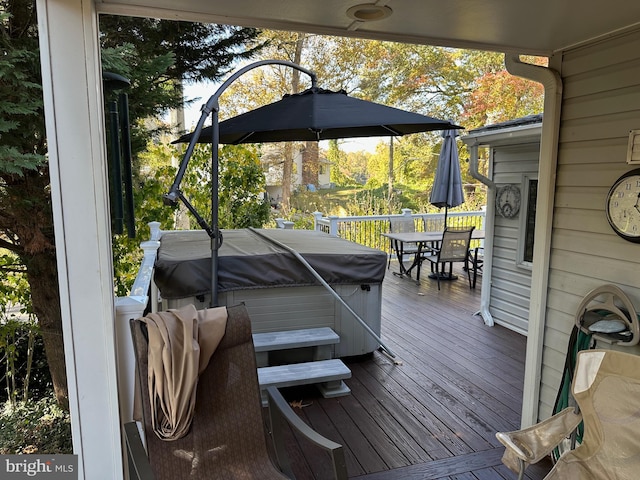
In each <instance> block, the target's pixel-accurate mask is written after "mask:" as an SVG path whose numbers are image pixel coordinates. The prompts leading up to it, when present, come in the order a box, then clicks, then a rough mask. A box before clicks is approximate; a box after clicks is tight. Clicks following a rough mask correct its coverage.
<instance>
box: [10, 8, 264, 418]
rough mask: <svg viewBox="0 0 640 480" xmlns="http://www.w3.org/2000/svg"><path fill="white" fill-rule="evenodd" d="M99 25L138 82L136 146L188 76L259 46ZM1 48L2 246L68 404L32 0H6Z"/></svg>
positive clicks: (176, 26) (186, 29)
mask: <svg viewBox="0 0 640 480" xmlns="http://www.w3.org/2000/svg"><path fill="white" fill-rule="evenodd" d="M101 26H102V35H101V42H102V45H103V46H104V48H105V50H104V63H105V66H106V67H107V68H108V69H109V70H111V71H114V72H115V73H119V74H121V75H123V76H125V77H128V78H129V79H130V80H131V83H132V86H131V88H130V90H129V97H130V105H131V112H130V114H131V123H132V126H134V127H136V128H135V129H134V143H133V149H134V152H138V151H140V150H142V149H143V148H144V146H145V145H146V140H147V135H148V134H147V133H145V131H144V129H143V128H140V120H141V119H143V118H146V117H150V116H151V117H153V116H156V115H158V114H160V113H163V112H164V111H166V109H167V108H171V107H175V106H176V105H178V104H179V103H180V101H181V97H180V95H181V90H180V87H179V84H180V81H181V80H183V79H187V80H196V79H202V78H207V79H214V80H215V79H217V78H219V77H220V76H221V75H224V74H225V73H226V72H227V70H228V68H229V67H230V66H231V65H232V63H233V61H234V58H237V57H246V56H248V55H251V54H252V52H253V50H252V49H253V48H257V47H256V46H255V45H252V46H251V47H250V48H245V47H244V45H245V44H248V45H251V44H252V39H253V38H254V36H255V35H256V33H257V32H256V31H255V30H252V29H239V28H235V27H218V26H210V25H204V26H203V25H199V24H186V23H172V22H165V21H159V20H148V19H136V18H128V17H127V18H122V17H103V18H102V24H101ZM0 52H2V56H1V57H0V248H4V249H6V250H8V251H10V252H13V253H14V254H15V255H16V256H17V257H18V258H19V259H20V262H21V263H22V266H23V273H24V275H25V276H26V278H27V280H28V281H29V286H30V291H31V304H32V310H33V312H34V314H35V315H36V317H37V319H38V322H39V324H40V328H41V331H42V336H43V340H44V345H45V351H46V356H47V362H48V364H49V369H50V371H51V377H52V381H53V383H54V390H55V394H56V398H57V399H58V402H59V403H60V404H61V405H62V406H63V407H65V408H68V394H67V382H66V369H65V361H64V345H63V341H62V320H61V309H60V297H59V291H58V277H57V265H56V257H55V239H54V231H53V215H52V207H51V198H50V190H49V168H48V164H47V161H46V153H47V143H46V132H45V126H44V107H43V98H42V87H41V85H42V82H41V74H40V60H39V49H38V32H37V19H36V7H35V1H34V0H0ZM218 62H219V63H218Z"/></svg>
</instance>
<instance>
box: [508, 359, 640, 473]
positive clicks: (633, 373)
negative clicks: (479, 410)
mask: <svg viewBox="0 0 640 480" xmlns="http://www.w3.org/2000/svg"><path fill="white" fill-rule="evenodd" d="M639 366H640V360H639V358H638V356H637V355H634V354H632V353H623V352H620V351H611V350H603V349H597V350H596V349H594V350H582V351H579V352H578V353H577V360H576V368H575V373H574V378H573V381H572V388H571V395H572V398H573V400H574V401H575V402H576V404H575V406H568V407H566V408H564V409H563V410H561V411H560V412H558V413H556V414H555V415H553V416H551V417H549V418H547V419H545V420H543V421H541V422H540V423H537V424H535V425H532V426H530V427H528V428H524V429H522V430H516V431H512V432H497V433H496V438H497V439H498V440H499V441H500V443H502V444H503V445H504V446H505V453H504V455H503V457H502V462H503V463H504V464H505V465H506V466H507V467H508V468H509V469H511V470H512V471H514V472H515V473H517V474H518V480H523V479H524V478H525V470H526V468H527V467H528V466H529V465H530V464H535V463H537V462H539V461H540V460H541V459H542V458H545V457H546V456H548V455H550V454H551V452H552V451H553V450H554V449H555V448H557V447H558V446H559V445H561V444H565V442H567V441H568V443H567V444H566V445H567V446H568V447H569V449H568V450H566V451H565V452H564V454H562V455H561V456H560V458H559V459H558V460H557V461H556V464H555V465H554V467H553V469H552V470H551V471H550V472H549V473H548V474H547V476H546V477H545V479H546V478H565V477H563V476H560V475H565V476H566V474H567V473H568V472H567V471H566V470H565V471H560V470H559V467H564V468H567V466H569V465H572V464H576V465H578V466H579V465H582V466H584V465H585V464H586V463H587V462H588V461H591V460H592V459H593V460H594V465H596V466H599V465H600V464H599V463H598V449H599V445H598V444H597V443H596V444H594V443H593V442H594V441H595V442H597V441H601V442H606V437H602V438H601V439H599V438H598V434H597V433H593V432H600V427H599V421H598V419H597V417H598V415H597V414H596V413H595V412H594V410H593V403H592V402H593V395H594V394H593V393H592V392H591V390H592V388H596V389H597V388H598V387H597V386H596V387H592V386H594V385H598V384H600V382H601V381H602V380H601V379H600V380H599V379H598V377H599V376H600V375H601V374H600V370H601V369H603V370H604V375H607V376H609V377H616V378H621V379H623V380H626V381H627V382H631V381H633V382H635V384H636V385H638V382H640V375H639V374H638V372H639V371H640V370H639V369H638V367H639ZM594 367H595V368H596V369H597V370H598V373H595V372H593V370H589V368H591V369H593V368H594ZM587 407H588V410H583V411H581V409H585V408H587ZM610 407H611V409H612V411H615V409H616V406H615V405H611V406H610ZM632 416H633V417H634V418H635V417H636V415H635V413H634V414H633V415H632ZM582 421H584V436H583V438H582V444H581V445H579V446H577V447H576V429H577V428H578V426H579V424H580V423H581V422H582ZM590 432H591V433H590ZM600 436H601V434H600ZM617 443H619V441H618V442H617ZM617 443H616V441H615V440H614V445H615V444H617ZM569 444H570V446H569ZM626 448H629V449H633V448H635V449H636V450H630V451H632V452H633V451H635V457H637V456H638V442H635V443H633V444H632V445H629V446H626ZM574 468H575V467H574ZM577 471H578V472H583V471H582V470H577ZM628 473H629V471H627V474H628ZM571 478H578V477H574V476H572V477H571ZM580 478H582V477H580ZM589 478H592V477H589ZM593 478H595V477H593ZM607 478H608V477H607ZM612 478H613V477H612ZM615 478H623V477H622V476H620V477H618V476H615ZM624 478H628V477H627V476H625V477H624Z"/></svg>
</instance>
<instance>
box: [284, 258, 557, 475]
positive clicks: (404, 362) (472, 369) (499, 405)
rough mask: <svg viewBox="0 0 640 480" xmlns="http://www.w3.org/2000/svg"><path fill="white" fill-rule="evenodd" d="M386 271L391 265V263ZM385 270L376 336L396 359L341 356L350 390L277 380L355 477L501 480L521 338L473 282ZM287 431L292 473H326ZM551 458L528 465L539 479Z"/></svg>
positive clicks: (519, 378)
mask: <svg viewBox="0 0 640 480" xmlns="http://www.w3.org/2000/svg"><path fill="white" fill-rule="evenodd" d="M391 268H392V270H393V268H394V264H393V263H392V266H391ZM392 270H389V271H388V274H387V275H386V278H385V280H384V283H383V288H382V339H383V341H384V343H385V345H387V346H388V347H389V348H390V349H391V350H392V351H393V352H394V353H396V354H397V359H399V360H400V361H401V364H400V365H396V364H394V362H393V361H391V360H390V359H389V358H388V357H387V356H386V355H383V354H381V353H379V352H374V353H373V354H372V355H369V356H364V357H361V358H357V359H347V360H346V362H345V363H347V365H348V366H349V368H351V371H352V378H350V379H348V380H345V383H346V384H347V385H348V386H349V387H350V388H351V395H349V396H346V397H340V398H333V399H325V398H322V397H321V396H320V395H319V394H318V393H317V391H316V390H315V389H314V388H313V387H304V388H300V387H296V388H291V389H283V393H284V394H285V396H287V397H288V398H289V399H290V400H291V401H297V402H298V401H299V402H301V403H302V404H303V405H307V406H305V407H302V408H298V409H296V411H297V413H298V414H299V415H300V416H301V417H302V418H303V419H304V420H305V421H306V422H307V423H309V424H310V425H311V426H312V427H313V428H314V429H316V430H317V431H318V432H320V433H322V434H323V435H325V436H327V437H328V438H331V439H332V440H335V441H336V442H339V443H341V444H342V445H343V446H344V449H345V456H346V461H347V470H348V473H349V477H350V478H353V479H358V480H390V479H416V480H417V479H420V480H426V479H439V480H446V479H449V480H488V479H492V480H500V479H503V478H504V479H515V478H516V476H515V475H514V474H513V473H512V472H510V471H509V470H508V469H507V468H506V467H504V465H502V463H501V461H500V458H501V456H502V453H503V451H504V449H503V448H502V447H501V445H500V444H499V442H498V441H497V440H496V438H495V432H496V431H499V430H515V429H517V428H518V427H519V423H520V412H521V408H522V385H523V377H524V359H525V349H526V338H525V337H523V336H522V335H519V334H517V333H515V332H512V331H510V330H508V329H506V328H504V327H501V326H494V327H487V326H486V325H484V323H483V322H482V319H481V318H480V317H479V316H478V315H474V314H475V313H476V312H477V311H478V310H479V306H480V288H479V287H480V279H479V280H478V288H476V289H475V290H470V289H469V284H468V282H467V280H466V276H464V275H465V274H464V273H463V272H459V274H460V275H461V277H460V278H459V280H458V281H453V282H442V284H441V290H440V291H438V289H437V285H436V282H435V280H430V279H428V278H426V276H425V277H423V278H422V281H421V284H420V285H417V284H416V283H415V282H414V281H413V280H412V279H408V278H399V277H396V276H395V275H392V274H391V271H392ZM303 442H304V441H303V440H301V439H298V438H296V437H295V436H294V434H293V433H290V438H289V439H288V446H289V448H290V453H291V456H292V458H293V466H294V472H295V473H296V477H297V478H298V479H299V480H315V479H328V478H332V477H331V472H330V470H329V468H328V462H327V457H325V456H323V454H321V453H319V452H318V451H317V450H315V449H313V448H310V446H308V445H304V443H303ZM550 467H551V465H550V462H543V463H542V464H541V465H539V466H531V467H530V468H529V469H528V470H527V477H526V478H528V479H529V480H540V479H542V478H543V477H544V476H545V475H546V473H547V472H548V470H549V468H550Z"/></svg>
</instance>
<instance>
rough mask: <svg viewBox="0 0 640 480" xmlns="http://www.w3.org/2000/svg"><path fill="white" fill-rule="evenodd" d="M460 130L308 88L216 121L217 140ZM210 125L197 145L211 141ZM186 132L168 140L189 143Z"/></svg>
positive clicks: (308, 138)
mask: <svg viewBox="0 0 640 480" xmlns="http://www.w3.org/2000/svg"><path fill="white" fill-rule="evenodd" d="M457 128H461V127H458V126H457V125H454V124H452V123H451V122H448V121H446V120H439V119H437V118H433V117H429V116H426V115H421V114H419V113H413V112H408V111H405V110H400V109H398V108H393V107H388V106H386V105H381V104H379V103H374V102H369V101H366V100H360V99H358V98H354V97H350V96H348V95H347V94H346V92H345V91H344V90H340V91H337V92H334V91H331V90H325V89H322V88H318V87H311V88H309V89H307V90H305V91H303V92H300V93H297V94H292V95H285V96H284V97H283V98H282V100H279V101H277V102H274V103H271V104H269V105H265V106H263V107H260V108H257V109H255V110H251V111H249V112H246V113H243V114H241V115H238V116H236V117H233V118H230V119H228V120H225V121H223V122H220V125H219V131H220V143H224V144H234V145H235V144H239V143H264V142H289V141H313V140H329V139H334V138H355V137H382V136H392V135H393V136H398V135H406V134H409V133H417V132H428V131H432V130H447V129H457ZM211 136H212V133H211V127H207V128H204V129H202V131H201V133H200V136H199V138H198V142H199V143H210V142H211ZM191 138H192V134H191V133H190V134H186V135H183V136H182V137H180V138H179V139H178V140H176V141H174V142H173V143H188V142H190V141H191Z"/></svg>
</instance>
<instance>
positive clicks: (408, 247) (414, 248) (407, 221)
mask: <svg viewBox="0 0 640 480" xmlns="http://www.w3.org/2000/svg"><path fill="white" fill-rule="evenodd" d="M415 231H416V224H415V221H414V220H413V218H412V217H409V218H407V217H402V218H397V217H395V218H393V217H390V218H389V232H391V233H406V232H415ZM418 250H419V249H418V245H417V244H415V243H409V244H407V243H404V242H399V241H398V240H391V251H392V254H393V253H395V255H396V258H397V259H398V261H399V262H403V261H404V256H405V255H408V256H410V257H411V258H412V259H415V256H416V255H417V253H418ZM391 257H392V255H389V262H388V264H387V270H388V269H389V268H390V267H391ZM400 271H402V268H401V269H400Z"/></svg>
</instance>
